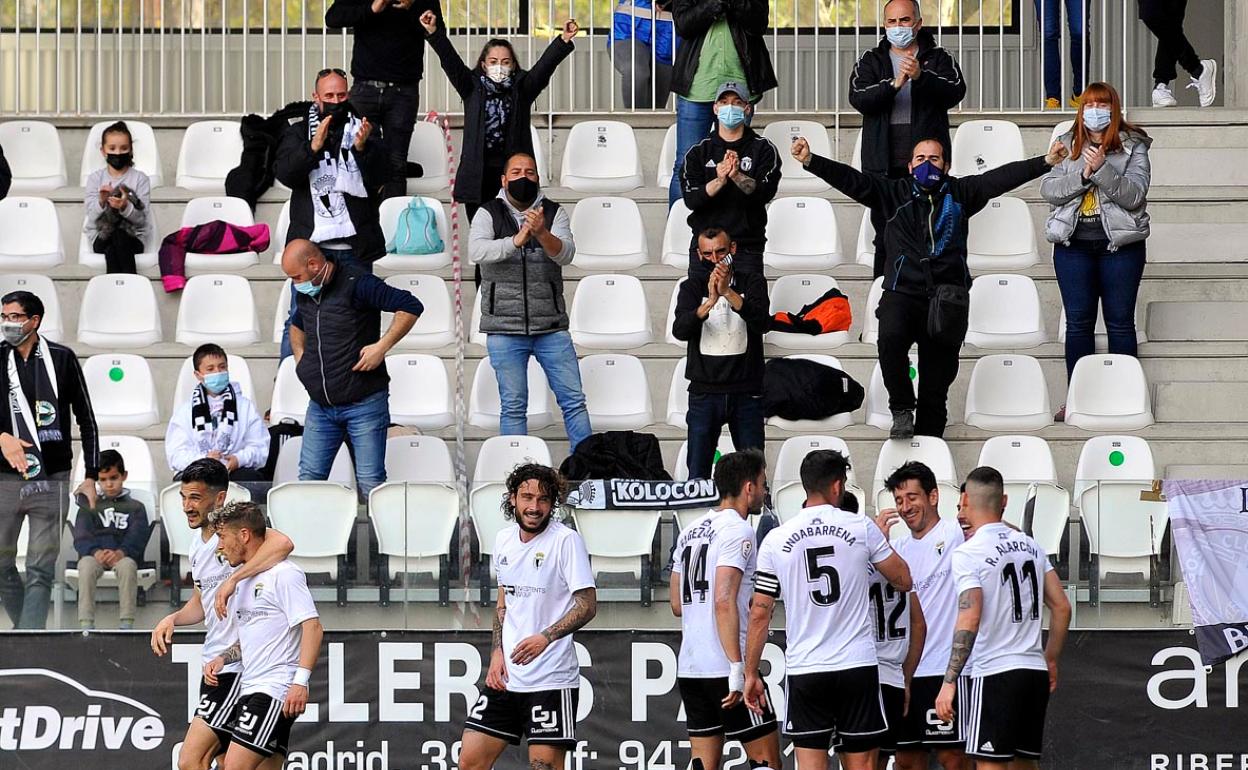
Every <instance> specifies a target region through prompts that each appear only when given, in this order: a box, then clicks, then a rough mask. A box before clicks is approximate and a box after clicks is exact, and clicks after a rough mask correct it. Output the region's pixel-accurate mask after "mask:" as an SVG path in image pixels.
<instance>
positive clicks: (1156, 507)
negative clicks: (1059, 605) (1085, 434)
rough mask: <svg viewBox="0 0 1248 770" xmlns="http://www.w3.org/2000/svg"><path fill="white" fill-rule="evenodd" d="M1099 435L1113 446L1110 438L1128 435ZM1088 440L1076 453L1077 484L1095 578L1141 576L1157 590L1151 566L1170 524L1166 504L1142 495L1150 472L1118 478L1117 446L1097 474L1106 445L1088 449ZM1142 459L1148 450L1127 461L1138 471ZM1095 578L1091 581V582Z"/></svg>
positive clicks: (1122, 464)
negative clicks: (1081, 450) (1106, 467)
mask: <svg viewBox="0 0 1248 770" xmlns="http://www.w3.org/2000/svg"><path fill="white" fill-rule="evenodd" d="M1098 438H1099V439H1102V440H1105V439H1110V440H1111V441H1110V442H1109V443H1110V446H1111V447H1113V446H1114V443H1113V441H1112V440H1115V439H1120V438H1128V437H1125V436H1122V437H1119V436H1099V437H1098ZM1091 443H1092V442H1088V444H1091ZM1088 444H1085V445H1084V449H1083V452H1082V453H1081V454H1080V457H1079V470H1078V472H1077V473H1078V478H1079V481H1078V482H1077V484H1076V488H1077V489H1078V490H1079V491H1078V505H1079V516H1080V521H1081V522H1082V524H1083V529H1084V532H1085V533H1086V534H1087V537H1088V553H1090V554H1092V555H1093V556H1094V557H1095V564H1096V569H1095V571H1094V572H1095V575H1096V578H1097V579H1099V580H1104V579H1105V577H1106V576H1108V575H1109V574H1110V573H1115V574H1138V575H1144V576H1145V577H1146V578H1149V579H1150V582H1152V583H1153V585H1154V589H1156V587H1157V584H1156V581H1157V580H1158V578H1159V575H1157V574H1156V573H1155V571H1154V569H1153V561H1154V559H1155V558H1156V557H1157V556H1158V555H1160V554H1161V547H1162V540H1163V538H1164V537H1165V534H1166V526H1167V525H1168V523H1169V511H1168V510H1167V508H1166V503H1165V502H1164V501H1157V500H1155V499H1141V498H1142V497H1145V494H1146V493H1148V492H1151V491H1152V489H1153V484H1152V478H1151V474H1150V475H1149V476H1145V477H1143V478H1136V479H1128V478H1123V474H1122V472H1121V471H1122V468H1123V467H1126V466H1128V463H1127V461H1126V460H1125V459H1124V458H1125V454H1126V453H1125V452H1124V451H1123V450H1122V449H1121V448H1119V449H1111V452H1110V456H1109V463H1110V466H1109V470H1108V471H1107V472H1105V473H1104V477H1101V476H1100V474H1098V473H1097V471H1098V469H1101V468H1104V467H1105V465H1104V463H1105V457H1104V448H1105V447H1104V446H1101V445H1098V446H1097V447H1093V448H1090V447H1089V446H1088ZM1098 450H1099V451H1098ZM1090 452H1091V455H1092V456H1091V457H1089V458H1088V462H1087V463H1086V464H1085V455H1088V454H1089V453H1090ZM1115 459H1117V462H1118V463H1120V464H1119V465H1117V466H1115V465H1114V464H1113V463H1114V462H1115ZM1145 459H1147V460H1149V461H1151V459H1152V458H1151V452H1150V456H1149V457H1147V458H1143V457H1141V458H1137V459H1136V460H1133V461H1132V462H1131V463H1130V465H1131V466H1132V467H1139V468H1141V469H1143V468H1142V466H1143V465H1144V464H1145V462H1144V461H1145ZM1149 464H1151V462H1150V463H1149ZM1096 582H1097V581H1096V580H1095V579H1094V586H1095V585H1096Z"/></svg>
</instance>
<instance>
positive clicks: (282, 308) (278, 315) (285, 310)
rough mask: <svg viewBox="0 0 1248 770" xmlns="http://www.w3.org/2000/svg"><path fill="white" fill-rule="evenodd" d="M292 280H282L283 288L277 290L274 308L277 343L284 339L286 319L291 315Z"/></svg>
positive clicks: (274, 338) (274, 336)
mask: <svg viewBox="0 0 1248 770" xmlns="http://www.w3.org/2000/svg"><path fill="white" fill-rule="evenodd" d="M290 286H291V280H290V279H289V278H287V279H286V280H285V281H282V288H280V289H278V291H277V307H275V308H274V309H273V339H272V341H273V342H275V343H280V342H281V341H282V332H284V331H285V330H286V319H287V317H289V316H290V292H291V289H290Z"/></svg>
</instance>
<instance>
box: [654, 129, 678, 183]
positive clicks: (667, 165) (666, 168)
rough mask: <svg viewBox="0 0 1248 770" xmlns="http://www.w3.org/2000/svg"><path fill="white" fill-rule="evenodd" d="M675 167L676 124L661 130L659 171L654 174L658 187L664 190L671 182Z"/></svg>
mask: <svg viewBox="0 0 1248 770" xmlns="http://www.w3.org/2000/svg"><path fill="white" fill-rule="evenodd" d="M675 167H676V125H675V124H672V125H670V126H668V127H667V130H666V131H664V132H663V146H662V148H660V149H659V171H658V174H657V175H656V179H657V181H658V185H659V189H660V190H666V189H667V188H668V187H670V186H671V184H672V170H673V169H674V168H675Z"/></svg>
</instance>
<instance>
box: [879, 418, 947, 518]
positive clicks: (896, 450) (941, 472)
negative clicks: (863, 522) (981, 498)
mask: <svg viewBox="0 0 1248 770" xmlns="http://www.w3.org/2000/svg"><path fill="white" fill-rule="evenodd" d="M911 460H917V461H919V462H921V463H923V464H924V465H926V466H927V467H928V468H931V469H932V473H933V474H935V476H936V485H937V487H938V489H939V491H940V500H939V502H938V508H939V510H940V517H941V518H942V519H952V518H956V517H957V515H958V497H959V493H958V485H959V484H961V483H962V479H961V478H960V477H959V476H958V472H957V471H956V470H954V466H953V453H952V452H950V451H949V445H948V444H946V443H945V441H944V439H939V438H936V437H934V436H913V437H911V438H908V439H890V440H888V441H885V442H884V444H883V445H882V446H881V447H880V454H879V459H877V460H876V463H875V479H874V481H873V482H872V487H873V488H874V489H875V509H876V511H881V510H884V509H887V508H892V507H894V500H893V495H892V493H891V492H889V491H888V490H887V489H885V488H884V482H885V480H886V479H887V478H888V477H889V475H890V474H892V472H893V471H895V470H897V469H898V468H900V467H901V466H902V465H904V464H905V463H907V462H910V461H911ZM904 526H905V525H904V524H899V525H896V526H895V527H894V530H895V531H896V532H901V531H902V529H901V528H903V527H904Z"/></svg>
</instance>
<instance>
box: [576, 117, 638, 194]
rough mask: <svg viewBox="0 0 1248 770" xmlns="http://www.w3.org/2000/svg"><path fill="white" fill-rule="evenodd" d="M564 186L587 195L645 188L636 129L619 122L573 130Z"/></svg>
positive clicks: (590, 124) (582, 125)
mask: <svg viewBox="0 0 1248 770" xmlns="http://www.w3.org/2000/svg"><path fill="white" fill-rule="evenodd" d="M560 179H561V183H562V186H564V187H567V188H569V189H572V190H576V191H577V192H583V193H623V192H628V191H629V190H635V189H636V188H638V187H641V186H642V185H643V184H645V182H644V180H643V179H642V173H641V153H640V152H638V150H637V139H636V137H635V136H634V135H633V127H632V126H630V125H629V124H627V123H623V122H621V121H618V120H587V121H583V122H580V123H577V124H576V125H574V126H572V130H571V131H569V132H568V140H567V143H566V144H564V147H563V169H562V171H561V173H560Z"/></svg>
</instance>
